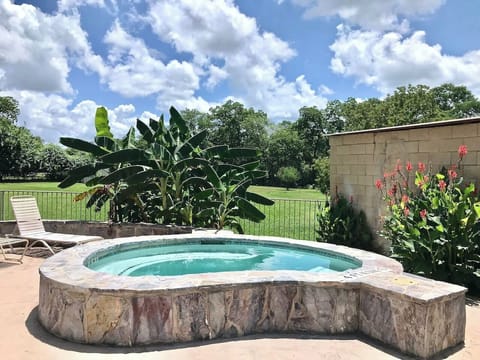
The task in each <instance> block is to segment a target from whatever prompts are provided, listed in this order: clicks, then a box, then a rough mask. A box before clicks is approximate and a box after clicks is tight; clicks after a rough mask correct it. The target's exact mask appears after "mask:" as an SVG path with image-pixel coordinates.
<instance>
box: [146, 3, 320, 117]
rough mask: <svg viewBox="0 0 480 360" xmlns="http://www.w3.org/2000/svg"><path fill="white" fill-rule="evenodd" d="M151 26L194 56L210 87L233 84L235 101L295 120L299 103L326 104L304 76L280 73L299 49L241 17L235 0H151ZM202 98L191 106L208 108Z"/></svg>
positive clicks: (179, 50) (164, 37) (167, 39)
mask: <svg viewBox="0 0 480 360" xmlns="http://www.w3.org/2000/svg"><path fill="white" fill-rule="evenodd" d="M165 19H168V21H165ZM147 22H148V24H150V25H151V27H152V29H153V31H154V33H155V34H156V35H157V36H158V37H159V38H160V39H161V40H162V41H165V42H168V43H170V44H172V45H173V46H174V47H175V49H176V50H177V51H178V52H181V53H189V54H192V56H193V61H194V63H195V64H196V65H197V66H199V67H201V68H202V69H203V70H204V73H205V74H207V77H208V78H207V81H206V86H207V88H210V89H211V88H214V87H215V86H217V85H218V84H219V83H221V82H223V81H228V84H229V86H230V88H231V90H232V93H233V95H232V98H237V99H241V100H242V101H243V102H244V103H245V104H247V105H248V106H255V107H257V108H260V109H262V110H264V111H267V113H268V114H269V115H270V116H271V117H273V118H276V117H288V118H292V117H294V116H296V114H297V112H298V107H296V108H294V107H295V106H296V105H298V104H302V105H303V104H306V105H318V104H324V103H325V102H326V101H325V99H324V98H323V97H322V96H321V94H320V93H318V92H316V91H314V90H312V88H311V86H310V84H308V82H307V80H306V79H305V77H304V76H303V75H299V77H298V78H297V79H296V80H295V81H294V82H289V81H286V80H285V79H284V78H283V77H282V76H280V75H279V73H280V69H281V65H282V63H284V62H286V61H288V60H290V59H292V58H293V57H294V56H296V52H295V50H294V49H292V48H291V47H290V46H289V44H288V43H286V42H285V41H283V40H282V39H280V38H278V37H277V36H276V35H275V34H272V33H270V32H266V31H261V30H260V29H259V28H258V26H257V23H256V20H255V19H253V18H251V17H248V16H246V15H245V14H242V13H241V12H240V11H239V9H238V7H236V6H235V4H234V2H233V1H231V0H206V1H195V0H181V1H177V0H175V1H174V0H166V1H162V2H157V1H150V11H149V15H148V16H147ZM214 61H216V63H217V62H219V63H221V64H222V65H221V66H218V65H214V64H212V62H214ZM197 100H198V101H195V100H194V101H192V100H190V101H189V104H190V105H197V106H203V107H206V103H205V102H204V100H203V99H197ZM224 100H225V99H224Z"/></svg>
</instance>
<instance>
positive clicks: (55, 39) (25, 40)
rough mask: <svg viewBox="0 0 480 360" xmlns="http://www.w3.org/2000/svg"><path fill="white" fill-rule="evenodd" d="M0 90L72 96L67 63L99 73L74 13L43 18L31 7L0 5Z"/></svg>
mask: <svg viewBox="0 0 480 360" xmlns="http://www.w3.org/2000/svg"><path fill="white" fill-rule="evenodd" d="M0 18H1V19H2V21H1V22H0V69H1V70H2V71H1V72H0V73H1V74H0V88H2V89H7V90H31V91H46V92H58V93H62V92H63V93H72V92H73V89H72V87H71V85H70V83H69V81H68V75H69V72H70V64H71V63H76V64H77V65H78V66H79V67H82V68H84V69H86V70H88V69H90V70H94V71H96V72H99V73H101V72H102V71H103V65H102V61H101V58H100V57H98V56H96V55H95V54H93V53H92V51H91V48H90V45H89V43H88V40H87V35H86V33H85V32H84V31H83V30H82V28H81V25H80V18H79V15H78V14H76V15H75V14H74V15H72V16H66V15H63V14H56V15H53V16H52V15H47V14H44V13H42V12H41V11H40V10H39V9H37V8H35V7H33V6H31V5H26V4H23V5H14V4H12V3H10V2H9V1H2V2H0Z"/></svg>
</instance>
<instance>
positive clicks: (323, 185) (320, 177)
mask: <svg viewBox="0 0 480 360" xmlns="http://www.w3.org/2000/svg"><path fill="white" fill-rule="evenodd" d="M314 169H315V175H316V177H315V183H316V185H317V187H318V189H319V190H320V191H321V192H322V193H324V194H326V193H328V192H329V191H330V160H329V158H328V157H322V158H320V159H317V160H315V164H314Z"/></svg>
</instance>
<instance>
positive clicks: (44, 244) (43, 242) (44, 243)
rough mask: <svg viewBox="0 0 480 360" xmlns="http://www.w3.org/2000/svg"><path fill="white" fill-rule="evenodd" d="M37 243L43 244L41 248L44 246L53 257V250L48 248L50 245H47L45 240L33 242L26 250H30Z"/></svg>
mask: <svg viewBox="0 0 480 360" xmlns="http://www.w3.org/2000/svg"><path fill="white" fill-rule="evenodd" d="M38 242H39V243H41V244H43V246H45V247H46V248H47V249H48V250H49V251H50V252H51V253H52V254H53V255H55V251H53V249H52V248H51V247H50V245H48V244H47V242H46V241H45V240H35V241H34V242H33V243H31V244H30V245H29V246H28V248H29V249H31V248H32V247H33V245H35V244H36V243H38Z"/></svg>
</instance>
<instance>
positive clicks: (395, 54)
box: [330, 25, 480, 95]
mask: <svg viewBox="0 0 480 360" xmlns="http://www.w3.org/2000/svg"><path fill="white" fill-rule="evenodd" d="M337 29H338V33H337V38H336V40H335V42H334V43H333V44H332V45H331V46H330V49H331V50H332V51H333V52H334V57H333V58H332V60H331V69H332V70H333V72H335V73H337V74H341V75H343V76H347V77H353V78H355V79H356V80H357V82H358V83H363V84H367V85H372V86H374V87H375V88H377V89H378V90H379V91H381V92H382V93H387V92H391V91H392V90H393V89H395V88H396V87H397V86H401V85H406V84H409V83H411V84H426V85H429V86H438V85H440V84H442V83H445V82H451V83H454V84H462V85H465V86H467V87H468V88H469V89H470V90H472V92H474V93H475V94H476V95H480V50H475V51H471V52H468V53H466V54H464V55H463V56H450V55H447V54H444V53H443V52H442V47H441V46H440V45H439V44H435V45H429V44H427V43H426V42H425V32H423V31H416V32H414V33H413V34H411V35H410V36H403V35H402V34H400V33H396V32H388V33H381V32H376V31H361V30H351V29H350V28H349V27H346V26H343V25H340V26H338V28H337Z"/></svg>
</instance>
